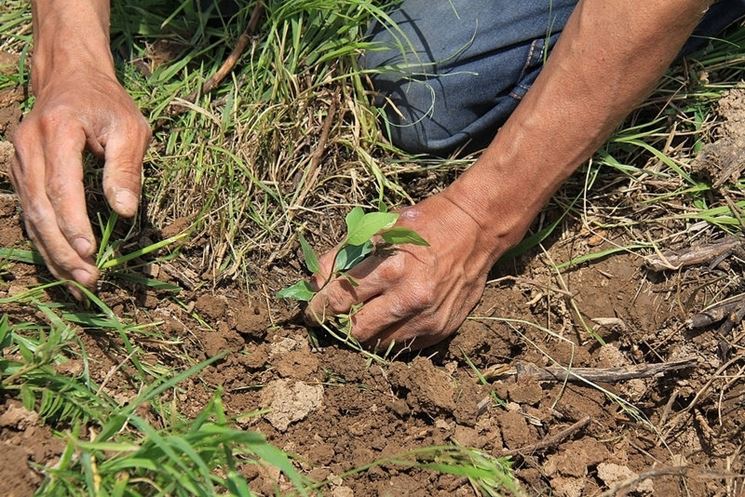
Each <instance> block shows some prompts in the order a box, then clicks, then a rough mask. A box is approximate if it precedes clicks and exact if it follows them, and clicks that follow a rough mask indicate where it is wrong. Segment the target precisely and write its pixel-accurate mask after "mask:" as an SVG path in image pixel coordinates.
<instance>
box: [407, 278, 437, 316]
mask: <svg viewBox="0 0 745 497" xmlns="http://www.w3.org/2000/svg"><path fill="white" fill-rule="evenodd" d="M410 300H411V305H412V307H414V308H415V309H418V310H423V309H429V308H430V307H432V306H433V305H434V304H435V288H434V285H432V284H430V283H423V284H420V285H417V286H416V287H415V289H414V290H413V291H412V292H411V295H410Z"/></svg>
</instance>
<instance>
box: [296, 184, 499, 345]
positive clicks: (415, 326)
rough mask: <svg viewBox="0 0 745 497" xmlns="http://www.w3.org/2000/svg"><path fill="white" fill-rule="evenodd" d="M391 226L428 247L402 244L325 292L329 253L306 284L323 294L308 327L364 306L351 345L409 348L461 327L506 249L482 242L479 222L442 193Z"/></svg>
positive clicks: (355, 315)
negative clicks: (405, 230)
mask: <svg viewBox="0 0 745 497" xmlns="http://www.w3.org/2000/svg"><path fill="white" fill-rule="evenodd" d="M397 224H398V225H399V226H404V227H407V228H409V229H412V230H414V231H416V232H417V233H419V234H420V235H421V236H422V237H423V238H424V239H425V240H427V241H428V242H429V247H420V246H414V245H400V246H396V247H395V249H391V250H390V252H388V253H385V254H382V253H378V254H376V255H373V256H370V257H368V258H367V259H365V260H364V261H363V262H361V263H360V264H358V265H357V266H355V267H354V268H352V269H351V270H350V271H348V274H349V276H351V277H352V278H354V280H356V282H357V283H358V286H353V285H352V284H351V283H350V282H349V281H348V280H346V279H344V278H337V279H335V280H333V281H331V282H329V283H328V284H327V285H326V286H325V287H323V284H324V282H326V280H327V278H328V275H329V274H330V271H331V266H332V264H333V260H334V252H335V251H332V252H329V253H326V254H324V255H323V256H322V257H321V258H320V264H321V272H320V273H319V274H318V275H316V277H315V278H314V280H313V281H312V285H313V286H314V287H315V288H316V289H318V288H322V289H321V290H320V292H319V293H318V294H317V295H316V296H315V297H314V298H313V300H311V302H310V303H309V305H308V307H307V309H306V310H305V317H306V319H307V320H309V321H310V322H313V323H319V322H320V321H322V320H323V319H324V318H325V317H328V316H329V315H338V314H346V313H349V312H350V310H351V309H352V308H353V307H354V306H356V305H358V304H363V305H362V307H361V308H360V309H359V311H357V312H355V313H353V315H352V318H351V321H352V328H351V331H352V335H353V336H354V337H355V338H357V340H359V341H360V342H362V343H363V344H365V345H368V346H371V347H376V346H377V347H378V348H382V347H387V346H388V345H389V344H390V343H391V342H392V341H395V342H396V343H397V344H399V345H407V346H411V347H412V348H414V349H419V348H424V347H428V346H430V345H433V344H435V343H437V342H440V341H441V340H443V339H445V338H447V337H448V336H449V335H450V334H452V333H453V332H454V331H455V330H456V329H457V328H458V327H459V326H460V325H461V323H463V321H464V320H465V318H466V317H467V316H468V313H469V312H470V311H471V309H473V307H474V306H475V305H476V303H477V302H478V301H479V299H480V298H481V294H482V293H483V291H484V286H485V283H486V277H487V273H488V272H489V269H490V268H491V266H492V264H493V263H494V262H495V260H496V255H497V254H501V253H502V252H503V251H504V250H506V249H507V248H508V246H509V245H508V243H507V242H506V241H504V240H502V241H499V240H497V241H494V240H485V239H484V238H483V233H484V231H483V230H482V229H481V226H480V224H479V222H477V221H476V219H474V218H473V217H471V216H470V215H469V214H467V213H466V211H464V210H463V209H462V208H461V207H459V206H458V205H457V204H456V203H455V202H454V201H453V200H451V198H450V197H449V195H448V192H447V191H446V192H443V193H441V194H439V195H435V196H433V197H430V198H428V199H426V200H425V201H423V202H421V203H419V204H417V205H415V206H413V207H409V208H407V209H405V210H403V211H402V212H401V215H400V217H399V220H398V223H397ZM495 243H496V244H497V245H501V246H500V247H495Z"/></svg>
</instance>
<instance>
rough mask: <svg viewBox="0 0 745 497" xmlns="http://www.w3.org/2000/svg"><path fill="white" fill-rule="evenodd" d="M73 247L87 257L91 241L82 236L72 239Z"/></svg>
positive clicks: (81, 255)
mask: <svg viewBox="0 0 745 497" xmlns="http://www.w3.org/2000/svg"><path fill="white" fill-rule="evenodd" d="M72 248H74V249H75V252H77V253H78V254H79V255H80V257H87V256H88V255H90V251H91V242H89V241H88V240H87V239H85V238H83V237H82V236H81V237H78V238H76V239H74V240H73V241H72Z"/></svg>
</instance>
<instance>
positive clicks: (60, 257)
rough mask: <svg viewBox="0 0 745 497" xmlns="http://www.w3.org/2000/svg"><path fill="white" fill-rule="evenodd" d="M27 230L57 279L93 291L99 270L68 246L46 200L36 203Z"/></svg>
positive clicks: (44, 198) (28, 218) (29, 217)
mask: <svg viewBox="0 0 745 497" xmlns="http://www.w3.org/2000/svg"><path fill="white" fill-rule="evenodd" d="M26 229H27V231H28V234H29V236H30V237H31V240H32V241H33V242H34V244H35V245H36V248H37V249H38V250H39V252H40V253H41V255H42V257H43V258H44V260H45V261H46V263H47V266H48V267H49V270H50V272H51V273H52V274H53V275H54V276H56V277H57V278H58V279H69V280H75V281H77V282H78V283H80V284H81V285H84V286H86V287H88V288H93V286H94V285H95V284H96V281H97V280H98V269H97V268H96V266H95V265H93V264H92V263H91V262H90V261H89V260H86V259H83V258H82V257H80V255H79V254H78V253H77V252H76V251H75V250H74V249H73V248H72V247H71V246H70V244H69V243H68V242H67V239H66V238H65V237H64V235H63V234H62V231H60V229H59V226H57V223H56V219H55V216H54V211H53V210H52V205H51V204H50V203H49V201H48V200H47V198H46V197H43V198H41V199H38V200H34V207H33V208H32V214H31V215H30V216H28V215H27V221H26Z"/></svg>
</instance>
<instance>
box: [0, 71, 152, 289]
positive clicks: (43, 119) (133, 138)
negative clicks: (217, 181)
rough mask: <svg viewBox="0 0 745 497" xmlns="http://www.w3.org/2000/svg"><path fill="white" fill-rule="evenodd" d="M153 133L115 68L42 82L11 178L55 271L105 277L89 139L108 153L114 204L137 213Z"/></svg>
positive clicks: (20, 135) (107, 184)
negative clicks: (87, 166)
mask: <svg viewBox="0 0 745 497" xmlns="http://www.w3.org/2000/svg"><path fill="white" fill-rule="evenodd" d="M150 136H151V135H150V128H149V126H148V124H147V121H146V120H145V118H144V117H143V116H142V114H141V113H140V112H139V110H138V109H137V107H136V106H135V104H134V102H133V101H132V99H131V98H130V97H129V95H127V93H126V92H125V90H124V88H122V86H121V85H120V84H119V83H118V82H117V80H116V78H115V76H114V75H113V72H111V73H108V72H99V71H96V70H87V71H80V70H78V71H75V72H72V71H70V72H66V73H63V74H62V75H56V76H54V77H51V78H50V80H49V81H48V82H47V84H45V85H43V86H42V85H40V90H39V91H38V92H37V100H36V104H35V105H34V108H33V110H32V111H31V112H30V113H29V114H28V115H27V116H26V118H25V119H24V120H23V122H22V124H21V126H20V127H19V129H18V131H17V132H16V133H15V136H14V137H13V142H14V144H15V148H16V161H15V162H16V164H14V166H13V167H12V168H11V180H12V181H13V184H14V186H15V189H16V191H17V192H18V195H19V197H20V199H21V206H22V208H23V212H24V219H25V223H26V231H27V232H28V235H29V237H31V239H32V240H33V242H34V244H35V245H36V248H37V249H38V250H39V252H40V253H41V255H42V256H43V257H44V260H45V261H46V263H47V266H48V267H49V270H50V271H51V272H52V274H53V275H54V276H55V277H57V278H60V279H70V280H75V281H77V282H79V283H80V284H82V285H85V286H87V287H92V286H93V285H94V284H95V282H96V280H97V279H98V270H97V269H96V266H95V264H94V260H93V258H92V256H93V254H94V253H95V251H96V239H95V237H94V236H93V231H92V229H91V225H90V221H89V220H88V214H87V212H86V204H85V192H84V189H83V164H82V153H83V150H84V149H85V147H86V145H87V146H88V148H89V149H90V150H91V151H92V152H93V153H95V154H97V155H99V156H101V157H103V158H105V167H104V175H103V188H104V192H105V194H106V198H107V200H108V202H109V205H110V206H111V207H112V209H114V211H115V212H117V213H118V214H119V215H121V216H124V217H131V216H133V215H134V214H135V212H136V211H137V206H138V203H139V196H140V182H141V170H142V160H143V156H144V154H145V151H146V149H147V146H148V144H149V141H150ZM72 290H73V293H74V294H76V296H78V297H79V292H77V291H75V289H74V288H73V289H72Z"/></svg>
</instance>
